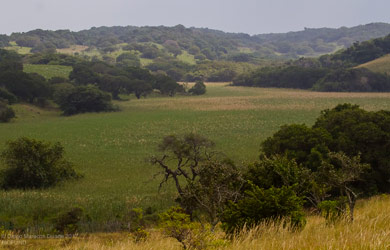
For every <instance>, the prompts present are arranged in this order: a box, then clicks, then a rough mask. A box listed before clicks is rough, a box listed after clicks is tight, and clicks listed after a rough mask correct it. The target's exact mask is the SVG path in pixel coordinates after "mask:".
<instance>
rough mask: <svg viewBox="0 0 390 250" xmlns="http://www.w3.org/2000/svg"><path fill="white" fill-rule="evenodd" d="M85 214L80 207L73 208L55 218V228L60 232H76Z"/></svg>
mask: <svg viewBox="0 0 390 250" xmlns="http://www.w3.org/2000/svg"><path fill="white" fill-rule="evenodd" d="M83 214H84V211H83V209H81V208H79V207H75V208H72V209H71V210H69V211H68V212H65V213H63V214H61V215H59V216H58V218H57V219H55V230H56V231H57V232H60V233H68V234H74V233H76V232H77V230H78V228H79V222H80V220H81V219H82V217H83Z"/></svg>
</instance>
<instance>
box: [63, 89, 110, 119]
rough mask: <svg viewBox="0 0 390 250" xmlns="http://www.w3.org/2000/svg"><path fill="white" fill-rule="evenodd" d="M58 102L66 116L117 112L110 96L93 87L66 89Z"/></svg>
mask: <svg viewBox="0 0 390 250" xmlns="http://www.w3.org/2000/svg"><path fill="white" fill-rule="evenodd" d="M56 100H57V103H58V105H59V106H60V109H61V110H62V111H63V113H64V115H74V114H78V113H85V112H102V111H114V110H115V109H114V107H113V105H112V103H111V96H110V94H108V93H106V92H103V91H101V90H99V89H98V88H97V87H95V86H92V85H88V86H78V87H74V88H66V89H64V90H63V92H61V93H60V94H59V96H58V97H57V98H56Z"/></svg>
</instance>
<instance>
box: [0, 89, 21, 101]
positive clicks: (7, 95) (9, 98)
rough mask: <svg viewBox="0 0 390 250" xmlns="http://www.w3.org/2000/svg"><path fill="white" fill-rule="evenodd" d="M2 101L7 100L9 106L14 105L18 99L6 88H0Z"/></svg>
mask: <svg viewBox="0 0 390 250" xmlns="http://www.w3.org/2000/svg"><path fill="white" fill-rule="evenodd" d="M0 99H4V100H7V102H8V104H14V103H15V102H17V101H18V98H17V97H16V96H15V95H14V94H12V93H11V92H9V91H8V90H7V89H5V88H1V87H0Z"/></svg>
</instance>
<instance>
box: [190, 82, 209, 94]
mask: <svg viewBox="0 0 390 250" xmlns="http://www.w3.org/2000/svg"><path fill="white" fill-rule="evenodd" d="M188 92H189V93H191V94H193V95H203V94H205V93H206V85H204V83H203V82H202V81H197V82H196V83H195V85H194V87H192V88H191V89H190V90H189V91H188Z"/></svg>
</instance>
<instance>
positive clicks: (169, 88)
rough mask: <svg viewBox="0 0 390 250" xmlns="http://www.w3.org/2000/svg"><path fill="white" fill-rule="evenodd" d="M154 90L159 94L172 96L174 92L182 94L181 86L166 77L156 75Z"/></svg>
mask: <svg viewBox="0 0 390 250" xmlns="http://www.w3.org/2000/svg"><path fill="white" fill-rule="evenodd" d="M154 88H155V89H158V90H160V92H161V94H163V95H169V96H174V95H175V94H176V92H184V88H183V86H182V85H180V84H178V83H177V82H176V81H175V80H173V79H172V78H170V77H169V76H166V75H161V74H159V75H157V76H156V82H155V86H154Z"/></svg>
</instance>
